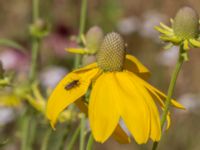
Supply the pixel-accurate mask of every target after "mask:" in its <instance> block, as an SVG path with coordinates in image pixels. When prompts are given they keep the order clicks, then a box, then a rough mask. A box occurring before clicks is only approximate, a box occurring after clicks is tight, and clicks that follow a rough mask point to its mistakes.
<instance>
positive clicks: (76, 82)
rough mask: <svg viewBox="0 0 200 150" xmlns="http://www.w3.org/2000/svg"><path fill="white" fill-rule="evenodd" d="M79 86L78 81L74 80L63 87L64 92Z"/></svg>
mask: <svg viewBox="0 0 200 150" xmlns="http://www.w3.org/2000/svg"><path fill="white" fill-rule="evenodd" d="M78 84H79V80H74V81H72V82H70V83H68V84H67V85H66V86H65V90H71V89H72V88H74V87H75V86H77V85H78Z"/></svg>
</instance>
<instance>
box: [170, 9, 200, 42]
mask: <svg viewBox="0 0 200 150" xmlns="http://www.w3.org/2000/svg"><path fill="white" fill-rule="evenodd" d="M173 30H174V33H175V35H176V36H177V37H179V38H181V39H190V38H196V37H197V36H198V31H199V16H198V14H197V12H196V11H194V10H193V9H192V8H190V7H183V8H181V9H180V10H179V11H178V12H177V14H176V17H175V19H174V23H173Z"/></svg>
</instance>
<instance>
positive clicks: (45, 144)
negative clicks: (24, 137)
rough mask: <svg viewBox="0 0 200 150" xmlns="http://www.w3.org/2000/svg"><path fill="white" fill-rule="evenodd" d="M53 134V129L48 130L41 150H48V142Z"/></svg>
mask: <svg viewBox="0 0 200 150" xmlns="http://www.w3.org/2000/svg"><path fill="white" fill-rule="evenodd" d="M51 133H52V129H47V131H46V134H45V136H44V139H43V142H42V147H41V150H48V142H49V139H50V136H51Z"/></svg>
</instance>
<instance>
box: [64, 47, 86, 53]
mask: <svg viewBox="0 0 200 150" xmlns="http://www.w3.org/2000/svg"><path fill="white" fill-rule="evenodd" d="M65 50H66V51H67V52H70V53H75V54H87V53H88V52H87V49H85V48H66V49H65Z"/></svg>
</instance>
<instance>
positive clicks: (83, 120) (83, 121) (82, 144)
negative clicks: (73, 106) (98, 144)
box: [79, 113, 86, 150]
mask: <svg viewBox="0 0 200 150" xmlns="http://www.w3.org/2000/svg"><path fill="white" fill-rule="evenodd" d="M85 126H86V117H85V114H83V113H82V114H81V131H80V148H79V149H80V150H84V147H85V135H86V134H85Z"/></svg>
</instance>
